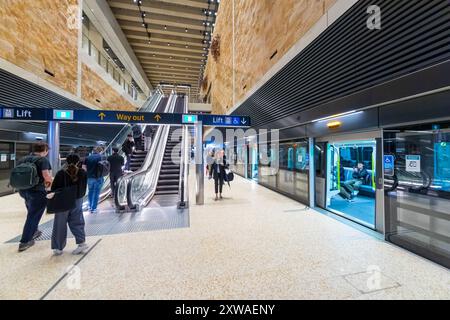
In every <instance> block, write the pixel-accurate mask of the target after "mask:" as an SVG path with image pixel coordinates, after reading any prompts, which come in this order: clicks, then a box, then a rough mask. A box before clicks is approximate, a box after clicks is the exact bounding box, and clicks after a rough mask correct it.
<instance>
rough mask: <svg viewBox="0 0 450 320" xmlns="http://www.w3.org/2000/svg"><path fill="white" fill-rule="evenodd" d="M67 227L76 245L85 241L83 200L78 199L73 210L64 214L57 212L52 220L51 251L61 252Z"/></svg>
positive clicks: (65, 238)
mask: <svg viewBox="0 0 450 320" xmlns="http://www.w3.org/2000/svg"><path fill="white" fill-rule="evenodd" d="M67 225H69V228H70V231H71V232H72V234H73V236H74V237H75V241H76V243H77V244H81V243H84V242H85V241H86V233H85V231H84V216H83V198H81V199H78V200H77V202H76V206H75V208H73V209H72V210H70V211H66V212H58V213H56V214H55V220H53V232H52V249H58V250H63V249H64V247H65V246H66V243H67Z"/></svg>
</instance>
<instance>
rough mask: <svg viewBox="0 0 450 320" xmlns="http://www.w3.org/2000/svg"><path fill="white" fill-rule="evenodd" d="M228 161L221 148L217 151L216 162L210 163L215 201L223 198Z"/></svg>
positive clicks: (210, 175)
mask: <svg viewBox="0 0 450 320" xmlns="http://www.w3.org/2000/svg"><path fill="white" fill-rule="evenodd" d="M227 166H228V165H227V162H226V159H225V152H224V151H223V150H219V151H217V152H216V153H215V157H214V162H213V163H212V164H211V165H210V167H209V168H210V170H209V178H210V179H211V178H214V190H215V193H216V198H215V199H214V200H215V201H217V200H219V196H218V195H220V199H222V190H223V185H224V181H225V180H226V172H225V169H226V168H227Z"/></svg>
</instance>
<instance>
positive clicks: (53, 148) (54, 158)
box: [47, 121, 60, 175]
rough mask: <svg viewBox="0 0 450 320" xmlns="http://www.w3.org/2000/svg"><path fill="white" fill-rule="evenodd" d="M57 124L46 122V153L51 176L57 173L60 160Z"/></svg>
mask: <svg viewBox="0 0 450 320" xmlns="http://www.w3.org/2000/svg"><path fill="white" fill-rule="evenodd" d="M59 136H60V131H59V122H58V121H49V122H48V132H47V143H48V145H49V147H50V150H49V152H48V160H49V161H50V165H51V166H52V173H53V175H55V174H56V172H58V170H59V167H60V159H59Z"/></svg>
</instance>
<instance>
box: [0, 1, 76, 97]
mask: <svg viewBox="0 0 450 320" xmlns="http://www.w3.org/2000/svg"><path fill="white" fill-rule="evenodd" d="M78 5H79V3H78V0H57V1H55V0H0V57H1V58H3V59H5V60H7V61H9V62H11V63H13V64H15V65H17V66H19V67H21V68H23V69H25V70H27V71H30V72H32V73H34V74H36V75H38V76H39V77H41V78H43V79H45V80H47V81H49V82H51V83H53V84H55V85H57V86H58V87H60V88H62V89H64V90H66V91H68V92H70V93H72V94H76V88H77V64H78V30H77V29H76V27H74V22H73V21H72V20H73V14H74V13H75V14H76V10H77V8H78ZM46 69H47V70H48V71H50V72H51V73H53V74H54V77H52V76H50V75H48V74H47V73H45V71H44V70H46Z"/></svg>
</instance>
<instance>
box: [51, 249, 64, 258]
mask: <svg viewBox="0 0 450 320" xmlns="http://www.w3.org/2000/svg"><path fill="white" fill-rule="evenodd" d="M62 254H63V251H62V250H59V249H53V256H55V257H56V256H60V255H62Z"/></svg>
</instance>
